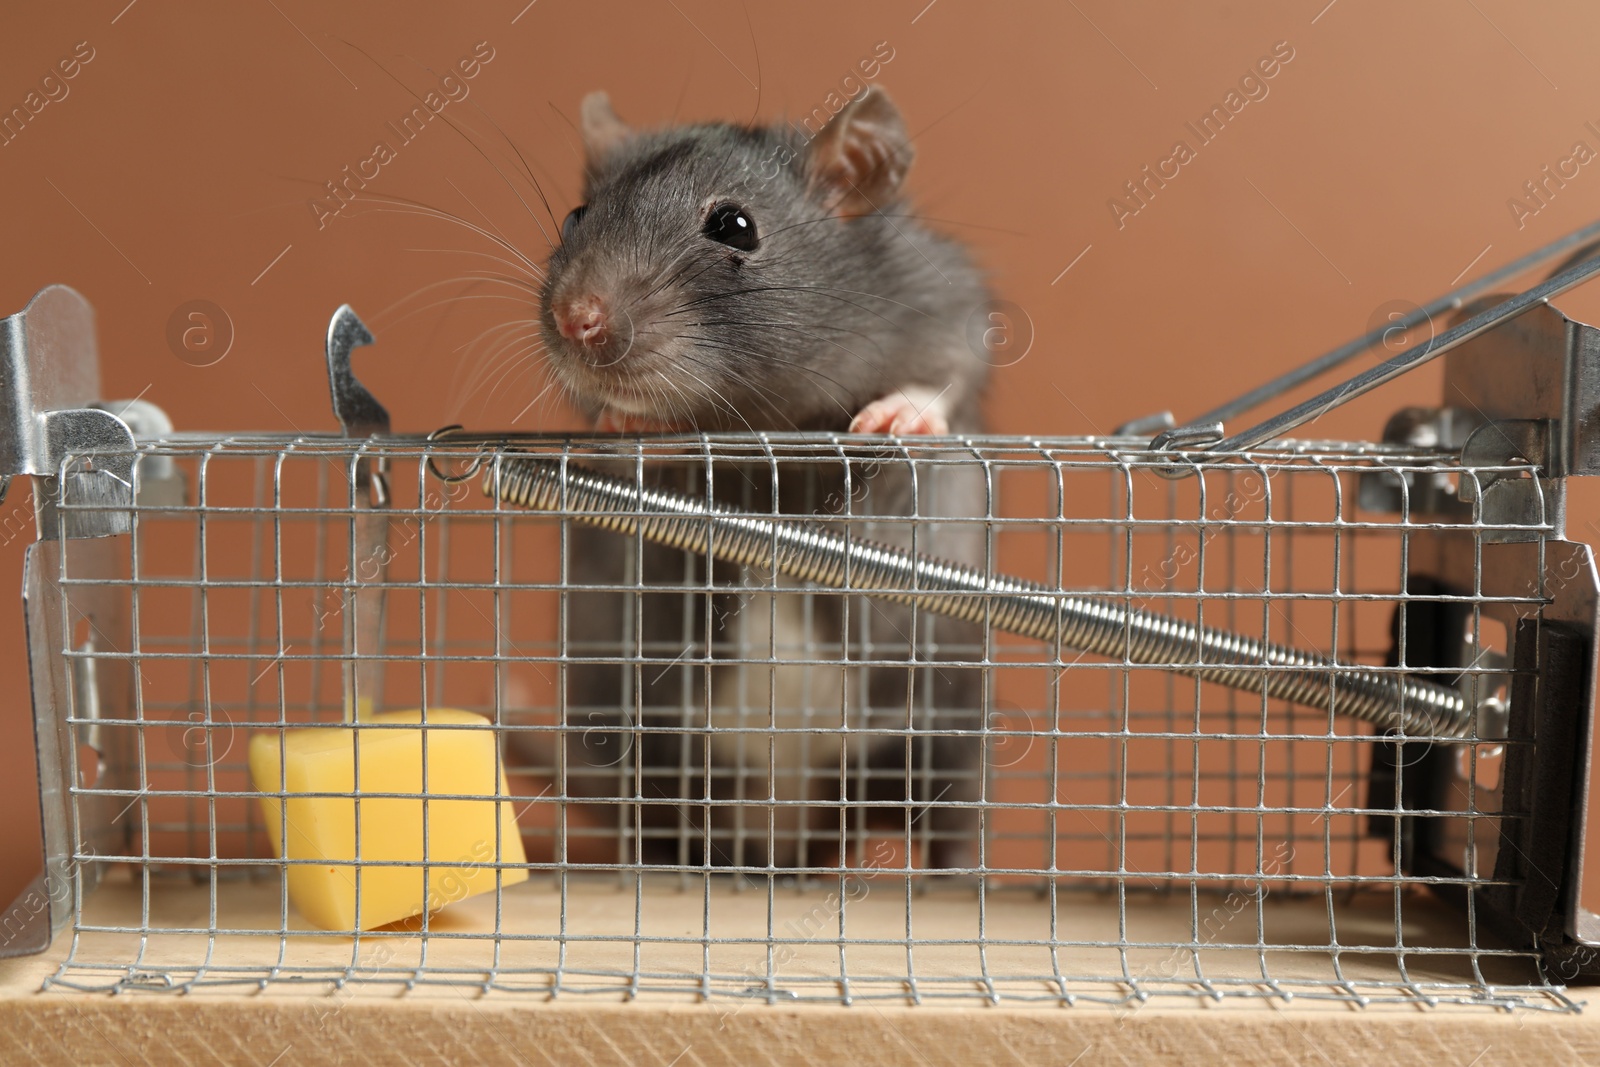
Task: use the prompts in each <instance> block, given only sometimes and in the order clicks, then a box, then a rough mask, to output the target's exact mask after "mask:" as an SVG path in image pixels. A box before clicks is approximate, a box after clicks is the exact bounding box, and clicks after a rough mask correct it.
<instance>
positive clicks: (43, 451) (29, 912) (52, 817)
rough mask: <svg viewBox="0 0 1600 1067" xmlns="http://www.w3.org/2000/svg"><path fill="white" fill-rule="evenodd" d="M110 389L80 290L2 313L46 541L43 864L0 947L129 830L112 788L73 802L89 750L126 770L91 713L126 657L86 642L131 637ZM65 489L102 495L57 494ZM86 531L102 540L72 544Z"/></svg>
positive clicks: (32, 927)
mask: <svg viewBox="0 0 1600 1067" xmlns="http://www.w3.org/2000/svg"><path fill="white" fill-rule="evenodd" d="M101 399H102V398H101V395H100V374H99V355H98V351H97V347H96V344H95V318H94V310H93V309H92V308H91V307H90V306H89V303H88V301H87V300H85V299H84V298H83V297H82V296H81V295H80V294H79V293H77V292H75V291H73V290H72V289H69V288H67V287H66V286H61V285H53V286H50V287H48V288H46V289H43V290H40V292H39V293H38V294H37V295H36V296H35V297H34V298H33V299H32V300H31V301H29V302H28V305H27V307H25V308H23V309H22V310H21V311H19V312H17V313H16V314H14V315H11V316H9V317H7V318H5V319H3V320H0V484H3V485H5V486H9V484H10V482H11V480H12V479H13V478H15V477H16V476H18V475H28V476H30V477H32V478H34V479H36V480H37V481H38V482H39V483H40V484H39V485H38V487H37V489H36V506H35V512H36V516H37V521H38V525H39V541H38V542H37V543H35V544H33V545H30V546H29V548H28V556H27V561H26V563H25V565H24V582H23V599H24V605H25V608H26V612H27V624H28V626H27V633H28V656H29V682H30V684H31V688H32V696H33V701H32V703H33V719H34V742H35V746H36V749H37V756H38V768H39V798H40V823H41V835H40V851H41V869H42V870H41V874H40V875H39V877H38V878H36V879H35V880H34V882H33V884H32V885H30V887H29V888H28V889H27V890H25V891H24V894H23V896H22V897H20V898H19V899H18V902H17V905H16V906H15V907H14V908H13V909H12V911H11V912H10V913H9V914H12V915H14V916H22V917H23V926H22V928H21V929H15V930H14V929H13V928H12V927H9V926H8V927H7V929H6V930H5V936H4V938H3V939H0V957H3V956H10V955H17V954H20V953H27V952H35V951H39V950H41V949H43V948H45V947H48V945H49V944H50V941H51V939H52V936H53V932H54V931H55V930H57V929H60V928H61V927H62V926H63V925H64V924H65V923H66V922H67V921H68V920H69V919H70V917H71V905H72V900H73V897H74V894H75V893H77V892H83V893H87V892H89V891H90V890H91V889H92V888H93V886H94V884H95V882H96V881H97V879H98V875H99V870H100V868H99V865H98V864H97V863H94V862H89V861H87V859H86V857H90V856H96V855H102V854H111V855H116V854H120V853H121V851H122V848H123V847H124V842H125V839H126V836H127V827H128V824H127V823H126V822H122V823H120V824H119V821H118V820H119V818H120V815H119V813H118V812H117V811H114V810H113V809H112V808H111V807H110V803H111V799H112V797H111V794H110V793H107V794H104V795H102V796H97V797H92V798H84V799H83V802H81V803H80V804H79V805H78V806H77V808H76V810H74V808H73V807H72V804H71V802H70V800H69V798H70V795H71V794H70V790H71V786H72V785H74V784H76V783H75V782H74V781H73V776H74V775H75V774H77V773H78V772H79V770H80V769H82V768H80V765H79V764H80V756H81V758H82V759H84V760H88V759H92V760H93V761H94V763H95V764H96V770H98V769H99V766H100V765H101V764H102V763H103V764H104V766H105V768H106V773H107V774H108V775H110V776H111V777H109V778H107V779H105V780H104V783H103V784H104V785H105V786H108V787H112V788H121V786H122V785H125V784H126V782H124V781H122V780H121V779H120V776H121V775H123V774H124V773H125V768H126V767H127V766H128V760H127V758H126V752H125V748H126V743H125V739H121V738H119V737H117V736H116V735H115V734H116V732H114V731H113V732H112V733H110V734H107V733H106V732H104V731H101V730H99V729H98V728H97V726H95V725H94V724H93V723H94V720H96V719H97V718H98V717H99V715H98V713H99V712H104V713H105V714H106V716H107V717H109V718H121V717H124V716H125V715H126V714H127V707H128V703H129V700H128V696H129V693H130V692H131V689H130V680H129V669H128V666H127V661H126V660H124V659H118V658H115V656H113V657H112V658H109V659H101V658H97V657H95V656H93V655H90V654H88V653H93V652H94V651H95V650H96V649H104V650H105V651H106V652H109V653H114V654H121V653H126V652H127V650H128V648H129V645H130V642H129V640H128V622H127V617H126V614H125V612H124V611H123V608H122V604H121V602H120V600H119V598H118V597H117V596H116V594H115V592H114V591H113V590H114V583H115V582H116V581H117V580H119V579H121V580H125V575H124V573H123V569H122V568H123V566H124V563H123V557H122V556H121V555H120V554H119V547H118V545H117V544H116V543H115V542H112V541H107V540H105V539H104V538H106V537H108V536H109V535H113V534H117V533H122V532H125V531H126V530H127V529H128V528H129V525H130V522H131V513H130V510H129V509H131V507H132V505H133V471H134V460H135V458H136V457H135V451H134V448H135V445H134V437H133V432H132V430H131V429H130V428H129V426H128V424H127V423H126V422H125V421H123V419H121V418H120V417H119V416H118V415H116V414H113V413H112V412H110V411H107V410H104V409H102V408H97V407H95V406H94V405H96V404H97V403H98V402H99V401H100V400H101ZM63 501H67V502H70V503H72V504H79V503H93V504H96V505H98V507H96V508H93V509H89V508H77V507H69V508H62V507H61V506H60V505H61V503H62V502H63ZM79 538H95V539H96V540H86V541H82V542H79V543H76V544H71V545H69V543H68V542H72V541H77V539H79ZM69 548H70V552H71V567H72V571H73V575H74V577H76V578H79V579H86V580H87V581H86V582H85V584H83V585H81V586H77V587H75V588H74V589H71V590H68V589H66V588H64V587H63V586H62V584H61V583H60V581H59V578H60V575H61V574H62V571H63V568H64V566H65V563H64V560H65V558H66V557H65V554H66V553H67V552H68V551H69ZM80 621H86V622H87V625H88V626H89V627H90V629H91V631H92V633H93V635H94V637H93V640H92V641H89V640H85V641H83V642H81V643H80V642H76V641H74V643H73V646H72V647H73V650H74V651H76V652H81V653H85V655H82V656H79V657H77V658H73V659H69V658H68V657H67V656H66V655H64V654H63V653H64V650H66V649H67V647H68V642H69V641H73V637H72V633H71V631H72V629H73V628H74V627H76V626H77V625H78V624H79V622H80ZM73 714H76V715H79V716H81V717H83V718H85V719H86V720H88V721H89V725H87V726H86V727H85V728H84V729H83V730H82V731H81V733H80V732H74V731H73V730H71V729H70V728H68V726H67V725H66V722H67V717H68V716H69V715H73ZM80 748H81V752H80ZM120 806H121V805H119V807H120Z"/></svg>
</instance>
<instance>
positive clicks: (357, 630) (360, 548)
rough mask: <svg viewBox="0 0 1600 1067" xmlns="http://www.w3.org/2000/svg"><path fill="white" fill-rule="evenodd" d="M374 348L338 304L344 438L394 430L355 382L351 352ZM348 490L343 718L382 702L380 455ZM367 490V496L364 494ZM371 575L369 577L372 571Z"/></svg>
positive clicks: (333, 381)
mask: <svg viewBox="0 0 1600 1067" xmlns="http://www.w3.org/2000/svg"><path fill="white" fill-rule="evenodd" d="M372 343H373V337H372V332H371V331H370V330H368V329H367V327H366V324H365V323H363V322H362V321H361V319H360V317H359V316H357V315H356V313H355V311H354V309H352V308H351V307H350V305H349V304H341V305H340V306H339V310H337V311H335V312H334V313H333V318H332V319H330V320H329V321H328V347H327V352H328V387H329V389H330V390H332V393H333V413H334V414H335V415H336V416H338V418H339V423H340V425H341V426H343V427H344V433H345V436H346V437H371V436H374V435H383V434H387V433H388V432H389V412H388V411H387V410H385V409H384V406H383V405H382V404H380V403H378V401H377V398H376V397H374V396H373V395H372V393H371V392H369V391H368V389H367V387H366V386H364V385H362V384H361V382H360V381H358V380H357V379H356V376H355V373H354V372H353V371H352V370H351V369H350V353H351V351H352V350H354V349H356V348H359V347H361V346H362V345H370V344H372ZM353 477H354V483H353V485H352V486H351V490H352V492H354V493H355V494H356V499H355V500H353V501H352V503H353V504H354V505H355V506H356V507H357V509H358V510H357V512H356V516H355V520H354V522H353V524H352V526H353V533H352V536H353V537H354V538H355V545H354V548H355V556H356V561H357V566H356V571H355V573H352V574H351V575H349V577H348V581H350V582H351V583H355V584H354V585H353V586H352V588H350V590H349V591H348V592H347V593H346V597H347V604H346V610H345V612H344V618H345V633H344V641H345V652H346V654H347V655H349V656H350V657H351V659H350V660H347V661H346V662H345V672H344V675H345V677H344V686H345V714H346V717H347V718H359V717H360V716H361V715H362V711H361V709H362V708H363V707H364V706H366V707H371V708H373V709H377V708H380V707H381V706H382V704H383V661H382V660H380V659H378V658H377V657H378V654H379V653H381V652H382V650H383V644H384V617H385V611H384V590H383V585H384V581H385V578H386V576H387V574H388V563H389V551H388V547H389V519H388V516H387V515H385V514H384V512H383V509H384V508H385V507H387V506H388V503H389V483H388V480H387V478H386V477H385V472H384V461H383V459H382V458H381V457H371V456H362V457H361V458H359V459H358V460H357V461H356V467H355V471H354V475H353ZM363 491H365V496H364V499H363V498H362V492H363ZM369 570H370V571H371V572H372V573H371V574H367V573H366V572H367V571H369Z"/></svg>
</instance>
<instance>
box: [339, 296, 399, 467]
mask: <svg viewBox="0 0 1600 1067" xmlns="http://www.w3.org/2000/svg"><path fill="white" fill-rule="evenodd" d="M372 343H373V337H372V331H370V330H368V329H367V326H366V323H364V322H362V321H361V317H360V316H359V315H357V314H356V313H355V311H354V309H352V308H351V307H350V305H349V304H341V305H339V310H338V311H335V312H334V313H333V318H331V319H329V320H328V388H329V389H330V390H332V392H333V413H334V415H336V416H338V419H339V425H340V426H342V427H344V435H345V436H346V437H370V436H371V435H372V434H386V433H388V432H389V412H388V411H387V410H386V409H385V408H384V406H383V405H382V404H380V403H378V400H377V398H376V397H374V396H373V395H372V393H371V392H369V391H368V389H367V387H366V386H364V385H362V384H361V382H359V381H358V380H357V379H356V376H355V373H354V372H353V371H352V370H351V369H350V353H351V352H352V351H353V350H354V349H357V348H360V347H361V346H362V345H370V344H372Z"/></svg>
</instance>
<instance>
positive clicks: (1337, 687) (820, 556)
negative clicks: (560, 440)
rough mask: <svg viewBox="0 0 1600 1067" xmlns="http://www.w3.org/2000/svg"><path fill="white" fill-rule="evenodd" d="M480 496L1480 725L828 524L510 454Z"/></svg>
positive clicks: (1433, 728)
mask: <svg viewBox="0 0 1600 1067" xmlns="http://www.w3.org/2000/svg"><path fill="white" fill-rule="evenodd" d="M483 491H484V493H485V495H487V496H490V497H497V498H498V499H500V500H501V501H504V502H505V503H509V504H515V505H517V506H519V507H525V508H531V509H535V510H540V511H559V512H560V513H561V514H562V515H565V516H570V517H572V518H574V519H578V520H580V521H583V522H587V523H590V524H592V525H595V526H599V527H602V528H605V529H608V530H613V531H615V532H617V533H622V534H630V535H631V534H639V535H642V536H644V537H646V538H648V539H650V540H651V541H656V542H659V543H661V544H664V545H668V546H671V547H673V548H677V549H680V550H682V551H684V552H693V553H696V554H703V555H707V556H712V557H715V558H717V559H721V560H728V561H731V562H735V563H740V564H744V565H746V566H756V567H762V568H771V569H774V570H777V571H779V572H782V573H783V574H786V575H790V576H791V577H795V578H799V579H802V580H804V581H809V582H814V583H816V584H817V585H821V586H826V587H829V588H833V589H849V590H852V591H854V592H859V593H863V594H866V595H870V596H874V597H879V598H882V599H884V600H889V601H894V602H898V603H902V604H915V605H917V606H918V607H919V608H921V609H922V610H925V611H932V612H936V613H938V614H940V615H948V616H952V617H954V618H958V619H964V620H966V621H968V622H974V623H978V624H980V625H988V626H992V627H994V628H996V629H999V630H1005V631H1007V632H1009V633H1014V634H1019V635H1021V636H1023V637H1030V638H1033V639H1035V640H1038V641H1043V642H1045V643H1046V644H1050V645H1057V644H1058V643H1059V645H1060V646H1064V647H1067V648H1071V649H1075V650H1078V651H1084V652H1090V653H1093V654H1095V655H1100V656H1105V657H1108V658H1110V659H1113V660H1119V659H1120V660H1123V661H1124V662H1129V663H1140V664H1152V665H1162V666H1169V667H1171V668H1172V669H1174V670H1177V671H1180V672H1182V673H1184V674H1187V675H1190V676H1191V677H1195V678H1200V679H1202V680H1204V681H1208V682H1216V683H1218V684H1220V685H1226V686H1230V687H1232V688H1234V689H1241V690H1245V691H1248V692H1261V691H1262V690H1265V691H1266V693H1267V694H1268V695H1270V696H1273V697H1277V698H1279V699H1282V700H1287V701H1291V702H1293V703H1296V704H1303V705H1306V706H1308V707H1313V708H1328V707H1332V708H1333V710H1335V711H1337V712H1339V713H1341V714H1345V715H1351V716H1354V717H1356V718H1358V719H1363V720H1365V721H1367V722H1371V723H1375V724H1377V725H1378V726H1380V727H1386V728H1396V729H1400V730H1403V731H1404V732H1405V733H1407V734H1410V735H1412V736H1414V737H1415V736H1420V737H1428V738H1432V737H1450V738H1456V737H1464V736H1467V735H1468V734H1470V733H1472V732H1473V729H1474V726H1475V720H1476V714H1475V710H1474V709H1473V708H1471V707H1469V706H1468V703H1467V700H1466V698H1465V697H1464V696H1463V694H1462V693H1461V692H1460V691H1459V690H1458V689H1456V688H1454V687H1451V686H1447V685H1441V684H1439V683H1437V682H1430V681H1426V680H1423V679H1418V678H1414V677H1405V676H1403V675H1401V674H1399V673H1398V672H1388V673H1385V672H1379V671H1374V670H1366V669H1362V668H1359V667H1346V666H1340V665H1335V664H1333V663H1331V662H1330V661H1328V660H1326V659H1324V658H1322V657H1320V656H1316V655H1313V654H1311V653H1308V652H1303V651H1300V650H1298V649H1294V648H1290V647H1287V646H1284V645H1278V644H1272V643H1269V642H1266V641H1258V640H1256V639H1254V638H1251V637H1245V636H1243V635H1241V634H1235V633H1229V632H1227V631H1225V630H1219V629H1215V628H1213V627H1209V626H1204V627H1202V626H1198V625H1196V624H1194V623H1191V622H1185V621H1183V620H1181V619H1175V618H1172V617H1170V616H1167V615H1161V614H1158V613H1155V612H1150V611H1143V610H1140V609H1136V608H1130V607H1127V606H1125V605H1123V604H1122V603H1120V602H1119V601H1118V599H1116V598H1114V597H1110V596H1080V595H1076V594H1066V593H1062V592H1059V591H1057V590H1054V589H1051V588H1050V587H1048V586H1045V585H1040V584H1039V583H1037V582H1031V581H1028V580H1026V579H1023V578H1015V577H1011V576H1008V575H993V576H989V575H985V574H984V573H983V572H982V571H980V570H978V569H976V568H973V567H968V566H965V565H963V564H959V563H952V562H949V561H947V560H942V559H937V558H934V557H931V556H926V555H920V554H913V553H911V552H908V551H905V550H903V549H899V548H893V547H890V546H887V545H882V544H877V543H875V542H872V541H865V540H861V539H857V538H850V537H846V536H845V535H843V534H841V533H838V532H836V531H834V530H830V529H827V528H826V527H824V526H823V525H822V524H820V523H815V522H804V521H798V520H778V519H772V518H767V517H764V516H761V515H754V514H749V513H746V512H740V511H735V510H733V509H731V508H728V507H726V506H724V505H721V504H717V503H715V502H711V501H707V500H704V499H701V498H697V497H693V496H689V495H687V494H684V493H678V492H674V491H672V490H667V489H658V488H653V487H651V488H643V487H640V486H637V485H635V484H634V483H633V482H631V481H628V480H626V479H622V478H616V477H613V476H611V475H607V474H601V473H599V472H596V471H592V470H588V469H585V468H582V467H578V466H574V465H572V464H566V463H562V462H560V461H557V460H553V459H543V458H535V457H515V458H509V459H504V460H502V461H501V462H500V463H497V464H494V465H492V466H490V467H489V468H488V469H487V470H486V471H485V472H484V478H483ZM1263 668H1266V669H1263Z"/></svg>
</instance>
